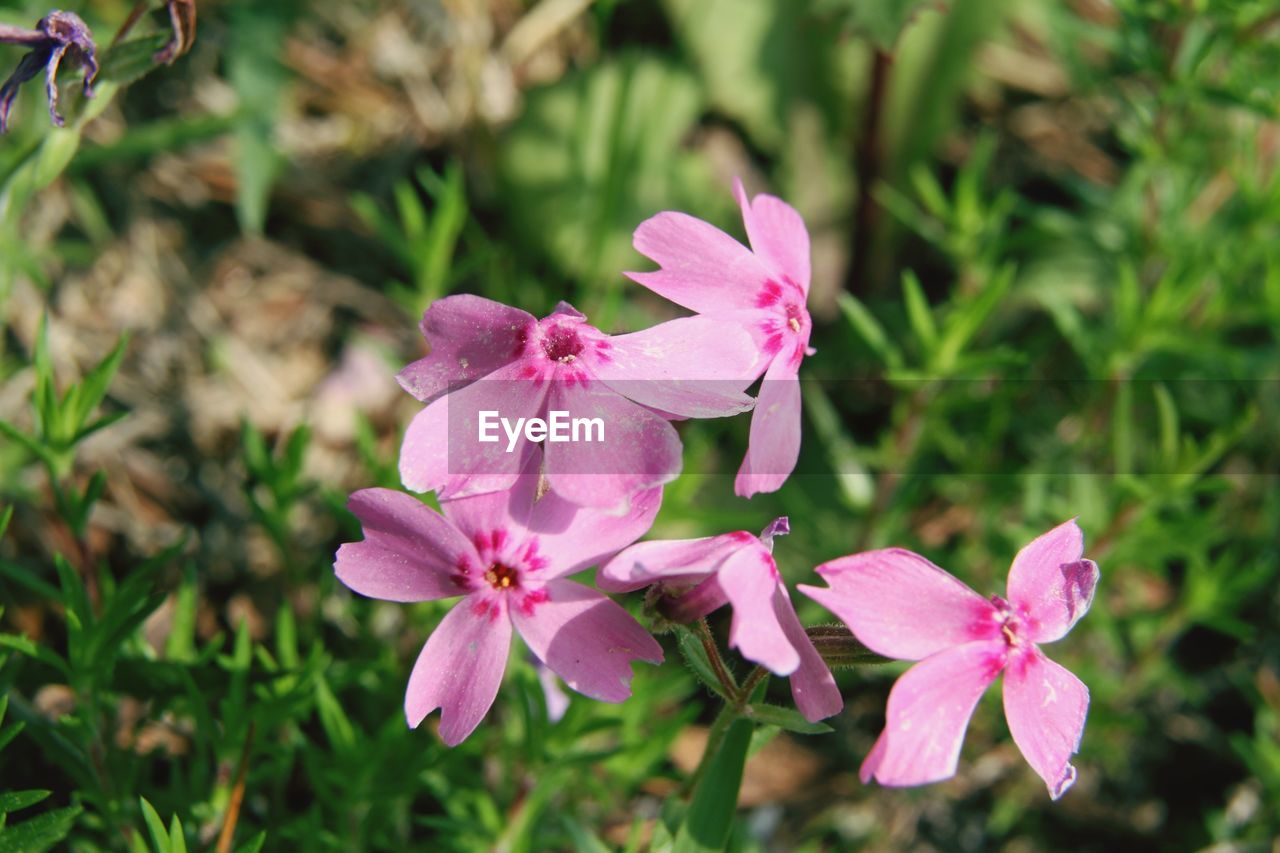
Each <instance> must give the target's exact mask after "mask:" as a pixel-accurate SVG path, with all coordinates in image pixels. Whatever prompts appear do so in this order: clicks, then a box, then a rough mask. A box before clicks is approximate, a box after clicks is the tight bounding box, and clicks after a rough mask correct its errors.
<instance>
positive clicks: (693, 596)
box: [596, 517, 844, 722]
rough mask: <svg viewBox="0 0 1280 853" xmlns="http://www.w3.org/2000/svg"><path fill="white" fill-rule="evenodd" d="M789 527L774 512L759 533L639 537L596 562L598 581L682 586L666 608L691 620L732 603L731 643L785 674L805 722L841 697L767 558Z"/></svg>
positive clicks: (833, 707)
mask: <svg viewBox="0 0 1280 853" xmlns="http://www.w3.org/2000/svg"><path fill="white" fill-rule="evenodd" d="M788 532H790V527H789V525H788V523H787V519H786V518H785V517H784V518H779V519H777V520H776V521H774V522H773V523H772V524H770V525H769V526H768V527H766V528H765V530H764V532H763V533H762V534H761V535H760V536H758V537H757V536H754V535H752V534H750V533H748V532H747V531H745V530H740V531H738V532H736V533H726V534H724V535H723V536H710V537H706V538H703V539H671V540H666V541H655V542H641V543H640V544H638V545H633V546H631V547H630V548H628V549H626V550H625V551H623V552H622V553H620V554H618V556H616V557H614V558H613V559H612V560H610V561H609V562H608V563H606V564H605V565H604V566H603V567H601V569H600V572H599V575H598V576H597V578H596V582H597V583H598V584H599V585H600V588H601V589H604V590H607V591H610V592H628V591H630V590H635V589H640V588H641V587H644V586H648V585H649V584H654V583H658V584H661V585H662V586H663V587H664V588H666V589H668V590H682V591H683V594H681V595H680V596H679V598H676V599H675V601H674V604H673V608H672V609H671V610H668V611H667V612H668V615H669V616H671V617H672V618H673V619H675V620H676V621H682V622H691V621H693V620H694V619H697V618H700V617H702V616H705V615H707V614H708V613H710V612H711V611H713V610H716V609H718V608H719V607H721V606H722V605H724V604H726V603H727V604H731V605H732V606H733V621H732V622H731V623H730V625H729V645H730V646H731V647H732V648H736V649H737V650H738V651H739V652H741V653H742V656H743V657H745V658H746V659H747V660H750V661H754V662H755V663H758V664H760V665H761V666H763V667H765V668H766V669H768V670H770V671H771V672H774V673H776V674H778V675H788V676H790V677H791V693H792V695H793V696H794V698H795V701H796V707H797V708H799V709H800V712H801V713H802V714H804V716H805V718H806V719H807V720H809V721H810V722H816V721H817V720H821V719H823V718H825V717H830V716H831V715H833V714H836V713H838V712H839V711H840V709H841V707H843V705H844V703H843V701H842V700H841V698H840V691H839V690H838V689H837V688H836V683H835V679H834V678H832V677H831V671H830V670H829V669H827V665H826V664H825V663H823V661H822V657H821V656H820V655H819V654H818V650H817V649H815V648H814V647H813V643H812V642H811V641H810V640H809V637H808V635H807V634H805V631H804V627H803V626H802V625H801V624H800V620H799V618H797V617H796V611H795V608H794V607H792V606H791V599H790V598H789V597H788V596H787V588H786V586H785V585H784V584H783V582H782V578H781V577H780V576H779V574H778V566H777V564H776V563H774V561H773V537H774V536H776V535H780V534H784V533H788Z"/></svg>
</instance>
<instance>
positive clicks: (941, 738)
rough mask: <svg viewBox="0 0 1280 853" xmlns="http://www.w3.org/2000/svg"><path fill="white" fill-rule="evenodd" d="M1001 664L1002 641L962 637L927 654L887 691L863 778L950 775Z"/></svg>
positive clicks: (898, 781) (902, 780)
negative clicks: (959, 643)
mask: <svg viewBox="0 0 1280 853" xmlns="http://www.w3.org/2000/svg"><path fill="white" fill-rule="evenodd" d="M1003 665H1004V644H1003V643H1001V642H997V641H982V642H977V643H966V644H965V645H963V646H957V647H956V648H953V649H947V650H946V651H942V652H939V653H938V654H936V655H931V656H930V657H927V658H925V659H924V660H922V661H920V662H919V663H917V664H916V665H915V666H913V667H911V669H909V670H907V671H906V672H905V673H903V674H902V677H901V678H899V679H898V681H897V683H896V684H894V685H893V690H892V691H890V693H889V707H888V709H887V710H886V712H885V725H884V732H883V733H882V734H881V735H880V739H879V740H878V741H877V742H876V745H875V747H874V748H873V749H872V750H871V753H870V754H869V755H867V758H866V760H865V761H863V762H862V769H861V770H860V771H859V774H858V775H859V776H860V777H861V778H862V781H863V782H867V781H870V780H871V779H875V780H876V781H877V782H879V783H880V784H881V785H892V786H901V785H925V784H928V783H929V782H937V781H939V780H942V779H947V778H950V777H951V776H953V775H955V772H956V763H957V762H958V761H959V759H960V744H961V743H962V742H963V741H964V732H965V729H966V728H968V727H969V718H970V717H972V716H973V709H974V708H975V707H976V706H977V704H978V700H979V699H980V698H982V694H983V692H984V691H985V690H986V689H987V687H988V686H989V685H990V684H991V682H992V681H994V680H995V678H996V676H997V675H999V674H1000V669H1001V667H1002V666H1003Z"/></svg>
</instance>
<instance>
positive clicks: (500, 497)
mask: <svg viewBox="0 0 1280 853" xmlns="http://www.w3.org/2000/svg"><path fill="white" fill-rule="evenodd" d="M540 462H541V454H539V453H537V452H533V453H530V454H528V455H527V457H526V459H525V465H524V468H523V469H522V470H521V471H520V474H519V476H517V477H516V479H515V482H514V483H512V484H511V488H509V489H503V490H502V491H493V492H481V493H478V494H472V495H465V496H463V497H460V498H451V499H449V500H446V501H441V502H440V512H441V514H443V515H444V517H445V518H447V519H449V521H451V522H452V523H453V524H454V526H456V527H457V528H458V530H459V531H461V532H462V534H463V535H464V536H467V537H468V538H471V539H473V540H474V538H475V536H476V534H478V533H479V534H486V535H487V534H490V533H492V532H493V531H495V530H506V531H510V532H515V533H516V534H517V538H518V539H521V540H522V539H524V538H525V536H524V532H525V531H527V530H528V526H529V516H530V514H531V513H532V512H533V505H534V501H536V500H537V496H538V479H539V477H540V476H541V474H540V473H539V471H538V465H539V463H540Z"/></svg>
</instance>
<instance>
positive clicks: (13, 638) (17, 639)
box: [0, 634, 70, 678]
mask: <svg viewBox="0 0 1280 853" xmlns="http://www.w3.org/2000/svg"><path fill="white" fill-rule="evenodd" d="M0 647H4V648H8V649H13V650H14V651H17V652H21V653H22V654H24V655H26V656H27V657H29V658H34V659H35V660H38V661H40V662H41V663H44V664H48V665H49V666H51V667H53V668H54V669H56V670H58V672H60V673H62V675H63V677H64V678H65V677H66V676H67V675H69V674H70V669H69V668H68V667H67V662H66V661H65V660H63V659H62V658H61V657H60V656H59V655H58V654H57V653H56V652H55V651H53V649H50V648H47V647H45V646H42V645H40V644H39V643H36V642H35V641H33V640H32V639H30V638H29V637H23V636H21V635H18V634H0Z"/></svg>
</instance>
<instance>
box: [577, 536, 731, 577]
mask: <svg viewBox="0 0 1280 853" xmlns="http://www.w3.org/2000/svg"><path fill="white" fill-rule="evenodd" d="M754 539H755V537H754V536H752V535H751V534H750V533H747V532H746V531H739V532H737V533H726V534H724V535H722V536H704V537H702V538H701V539H664V540H658V541H653V542H641V543H640V544H638V545H632V546H631V547H630V548H628V549H626V550H625V551H623V552H622V553H621V554H619V555H618V556H616V557H614V558H613V559H612V560H610V561H609V562H607V563H605V564H604V566H602V567H601V568H600V571H599V572H598V573H597V574H596V584H597V585H598V586H599V587H600V588H601V589H603V590H605V591H607V592H630V591H632V590H634V589H640V588H641V587H644V586H648V585H649V584H651V583H654V582H656V581H660V580H675V579H688V580H690V581H693V580H701V579H702V578H704V577H707V576H708V575H711V574H713V573H714V572H715V571H716V570H717V569H718V568H720V564H721V563H723V562H724V561H725V559H726V558H728V557H729V555H730V554H733V553H734V552H736V551H740V550H742V549H743V548H744V547H746V546H748V545H750V544H751V542H752V540H754Z"/></svg>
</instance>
